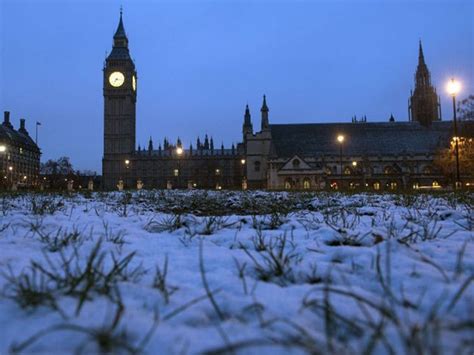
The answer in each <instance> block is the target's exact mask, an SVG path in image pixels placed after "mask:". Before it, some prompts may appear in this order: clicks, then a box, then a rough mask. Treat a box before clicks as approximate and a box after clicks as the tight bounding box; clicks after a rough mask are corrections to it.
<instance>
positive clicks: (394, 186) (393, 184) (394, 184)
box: [390, 181, 398, 190]
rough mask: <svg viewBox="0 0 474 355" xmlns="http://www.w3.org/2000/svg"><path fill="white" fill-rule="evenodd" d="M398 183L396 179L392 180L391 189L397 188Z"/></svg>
mask: <svg viewBox="0 0 474 355" xmlns="http://www.w3.org/2000/svg"><path fill="white" fill-rule="evenodd" d="M397 187H398V184H397V183H396V182H395V181H392V182H390V190H396V189H397Z"/></svg>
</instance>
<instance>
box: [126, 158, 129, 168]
mask: <svg viewBox="0 0 474 355" xmlns="http://www.w3.org/2000/svg"><path fill="white" fill-rule="evenodd" d="M125 165H126V166H127V167H128V166H129V165H130V160H128V159H126V160H125Z"/></svg>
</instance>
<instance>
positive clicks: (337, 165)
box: [103, 14, 474, 190]
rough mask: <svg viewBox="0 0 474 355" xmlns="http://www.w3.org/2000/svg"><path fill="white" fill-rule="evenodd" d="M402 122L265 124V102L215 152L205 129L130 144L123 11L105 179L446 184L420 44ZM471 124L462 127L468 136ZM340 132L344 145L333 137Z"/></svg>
mask: <svg viewBox="0 0 474 355" xmlns="http://www.w3.org/2000/svg"><path fill="white" fill-rule="evenodd" d="M415 78H416V86H415V92H414V93H413V95H412V96H411V98H410V113H411V114H410V120H409V122H400V121H397V120H395V118H394V117H393V115H390V118H389V119H387V121H385V122H367V117H365V116H363V117H362V119H357V118H356V117H353V118H352V123H325V124H271V123H270V118H269V111H270V109H269V107H268V104H267V98H266V97H265V96H263V102H262V107H261V109H260V113H261V121H260V131H259V132H254V131H253V124H252V117H251V112H250V108H249V106H248V105H246V107H245V112H244V119H243V125H242V142H240V143H238V144H237V145H235V146H234V145H232V146H231V147H230V148H225V147H224V145H223V144H221V146H220V148H216V147H215V145H214V141H213V138H212V137H209V136H208V135H207V134H206V135H205V137H204V140H203V141H202V140H201V139H200V138H199V137H198V138H197V140H196V145H195V146H193V145H192V144H190V145H189V148H185V147H184V146H183V144H182V142H181V140H180V139H179V138H178V139H177V140H176V143H171V142H170V141H169V140H168V139H167V138H165V139H164V140H163V144H160V143H158V144H156V143H155V144H153V141H152V139H151V137H150V139H149V142H148V147H147V148H143V149H142V148H141V147H138V148H137V149H135V105H136V98H137V91H136V90H137V86H136V85H137V73H136V70H135V66H134V64H133V61H132V60H131V58H130V54H129V50H128V40H127V36H126V34H125V30H124V26H123V21H122V14H120V22H119V26H118V28H117V31H116V33H115V36H114V46H113V49H112V52H111V53H110V55H109V56H108V57H107V60H106V63H105V67H104V123H105V131H104V159H103V184H104V187H105V188H106V189H115V188H117V187H118V186H120V187H124V188H135V187H142V186H145V187H146V188H176V187H178V188H212V189H221V188H226V189H240V188H244V189H245V188H269V189H324V188H341V187H343V188H357V187H358V188H370V189H374V190H395V189H400V188H410V189H411V188H415V189H416V188H418V187H423V186H425V187H433V188H439V187H441V186H445V185H446V184H447V180H446V179H445V177H444V176H443V175H442V174H441V172H440V171H439V170H438V169H437V168H436V166H434V164H433V161H434V158H435V155H436V153H437V151H438V150H439V149H442V148H446V147H448V146H449V144H450V141H451V137H452V123H451V122H439V121H440V120H441V115H440V113H439V108H440V107H439V101H438V97H437V95H436V90H435V89H434V88H433V86H432V85H431V78H430V73H429V71H428V68H427V66H426V64H425V61H424V56H423V50H422V47H421V43H420V49H419V63H418V68H417V72H416V76H415ZM473 129H474V127H471V128H470V129H468V130H467V131H470V132H471V133H472V131H473ZM338 135H344V137H345V139H344V141H343V143H341V144H338V142H337V140H336V138H337V136H338Z"/></svg>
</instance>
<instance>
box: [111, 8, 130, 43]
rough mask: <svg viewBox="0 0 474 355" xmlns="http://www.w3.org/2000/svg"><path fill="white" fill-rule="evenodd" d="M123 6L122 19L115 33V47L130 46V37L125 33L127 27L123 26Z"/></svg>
mask: <svg viewBox="0 0 474 355" xmlns="http://www.w3.org/2000/svg"><path fill="white" fill-rule="evenodd" d="M122 14H123V12H122V8H120V20H119V24H118V26H117V30H116V31H115V34H114V47H125V48H128V38H127V34H126V33H125V27H124V26H123V16H122Z"/></svg>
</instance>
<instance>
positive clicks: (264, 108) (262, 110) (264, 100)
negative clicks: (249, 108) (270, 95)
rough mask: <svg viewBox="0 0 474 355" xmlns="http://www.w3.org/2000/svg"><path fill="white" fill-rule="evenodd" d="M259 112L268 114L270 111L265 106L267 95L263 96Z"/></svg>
mask: <svg viewBox="0 0 474 355" xmlns="http://www.w3.org/2000/svg"><path fill="white" fill-rule="evenodd" d="M260 111H261V112H268V111H270V110H269V109H268V106H267V95H263V104H262V108H261V110H260Z"/></svg>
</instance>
